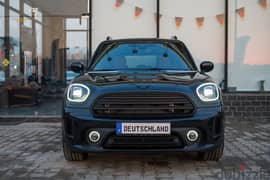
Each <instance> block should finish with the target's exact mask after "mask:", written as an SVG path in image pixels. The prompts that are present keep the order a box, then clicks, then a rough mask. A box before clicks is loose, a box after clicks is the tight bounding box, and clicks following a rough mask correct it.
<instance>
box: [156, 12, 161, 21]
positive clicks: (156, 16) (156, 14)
mask: <svg viewBox="0 0 270 180" xmlns="http://www.w3.org/2000/svg"><path fill="white" fill-rule="evenodd" d="M161 17H162V14H160V15H159V19H161ZM155 22H157V13H155Z"/></svg>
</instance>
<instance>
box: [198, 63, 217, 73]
mask: <svg viewBox="0 0 270 180" xmlns="http://www.w3.org/2000/svg"><path fill="white" fill-rule="evenodd" d="M200 68H201V72H202V73H206V72H210V71H212V70H213V69H214V64H213V63H212V62H210V61H203V62H202V63H201V65H200Z"/></svg>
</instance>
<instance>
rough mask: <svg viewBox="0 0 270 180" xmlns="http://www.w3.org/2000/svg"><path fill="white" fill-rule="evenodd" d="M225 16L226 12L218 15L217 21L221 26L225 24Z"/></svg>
mask: <svg viewBox="0 0 270 180" xmlns="http://www.w3.org/2000/svg"><path fill="white" fill-rule="evenodd" d="M224 17H225V16H224V14H218V15H216V18H217V21H218V23H219V24H220V25H221V26H223V24H224Z"/></svg>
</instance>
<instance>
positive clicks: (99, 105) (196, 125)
mask: <svg viewBox="0 0 270 180" xmlns="http://www.w3.org/2000/svg"><path fill="white" fill-rule="evenodd" d="M71 68H72V70H73V71H74V72H76V73H80V74H81V75H80V76H78V77H76V78H75V79H74V80H73V82H72V83H71V84H70V85H69V86H68V87H67V89H66V91H65V96H64V97H65V98H64V102H63V120H62V134H63V153H64V157H65V159H66V160H68V161H80V160H84V159H86V158H87V156H88V155H89V153H91V154H92V153H94V154H95V153H101V152H196V153H195V154H198V157H199V158H200V159H201V160H213V161H218V160H219V159H220V158H222V155H223V148H224V111H223V105H222V95H221V89H220V88H219V87H218V86H217V85H216V83H215V82H214V81H213V79H212V78H211V77H210V76H209V75H207V73H208V72H210V71H211V70H213V68H214V64H213V63H212V62H210V61H203V62H202V63H201V64H200V69H198V68H197V66H196V64H195V61H194V60H193V58H192V56H191V53H190V52H189V50H188V49H187V47H186V46H185V44H184V43H183V42H182V41H180V40H177V39H118V40H110V39H109V40H106V41H104V42H102V43H101V44H100V45H99V46H98V48H97V49H96V51H95V53H94V55H93V57H92V60H91V63H90V66H89V67H87V68H84V66H83V64H81V63H78V62H76V63H73V64H72V65H71Z"/></svg>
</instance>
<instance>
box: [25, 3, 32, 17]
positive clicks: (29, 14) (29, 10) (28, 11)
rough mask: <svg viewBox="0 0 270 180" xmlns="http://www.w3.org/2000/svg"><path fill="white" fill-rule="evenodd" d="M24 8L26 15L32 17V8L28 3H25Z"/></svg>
mask: <svg viewBox="0 0 270 180" xmlns="http://www.w3.org/2000/svg"><path fill="white" fill-rule="evenodd" d="M23 7H24V14H25V15H27V16H30V17H32V7H31V6H30V5H28V4H26V3H24V5H23Z"/></svg>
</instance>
